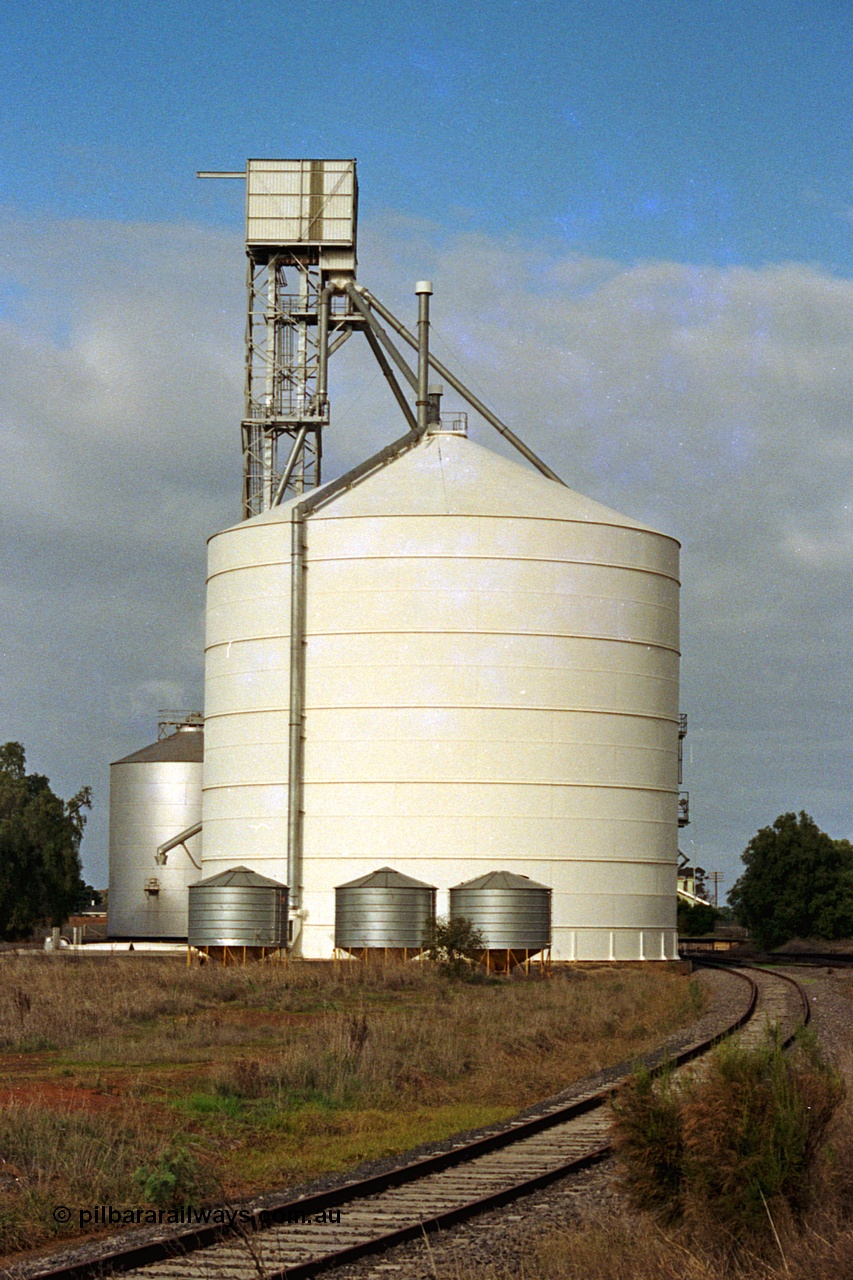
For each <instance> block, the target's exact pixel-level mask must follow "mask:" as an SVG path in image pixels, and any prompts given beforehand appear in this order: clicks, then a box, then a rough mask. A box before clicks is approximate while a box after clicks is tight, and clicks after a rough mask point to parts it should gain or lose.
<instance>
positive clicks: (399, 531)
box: [204, 434, 679, 960]
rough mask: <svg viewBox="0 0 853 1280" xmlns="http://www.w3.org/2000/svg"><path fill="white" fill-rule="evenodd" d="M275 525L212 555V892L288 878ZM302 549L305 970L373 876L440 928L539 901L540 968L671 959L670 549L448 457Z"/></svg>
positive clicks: (283, 657) (406, 470)
mask: <svg viewBox="0 0 853 1280" xmlns="http://www.w3.org/2000/svg"><path fill="white" fill-rule="evenodd" d="M291 505H292V504H290V503H283V504H282V505H281V506H280V507H276V508H273V509H272V510H271V511H268V512H266V513H264V514H263V515H260V516H257V517H255V518H254V519H252V520H247V521H245V522H244V523H243V524H241V525H238V526H236V527H235V528H233V529H228V530H225V531H224V532H223V533H220V534H217V535H216V536H215V537H213V538H212V539H211V540H210V544H209V579H208V607H207V646H206V685H205V689H206V694H205V715H206V722H205V723H206V746H205V779H204V868H205V872H211V871H216V870H219V869H220V868H222V867H224V866H227V865H233V864H234V862H235V861H238V860H239V861H241V862H244V863H246V864H247V865H248V866H252V867H255V868H256V869H257V870H259V871H265V872H268V873H269V874H272V875H274V876H275V877H276V878H277V879H281V880H286V879H287V874H286V865H287V864H286V851H287V777H288V772H287V757H288V712H289V628H290V571H289V566H290V546H291V530H290V508H291ZM305 530H306V545H307V551H306V566H307V570H306V582H307V597H306V607H307V632H306V650H305V670H306V703H305V706H306V713H305V724H304V731H305V785H304V795H303V804H304V814H305V819H304V863H303V885H304V900H303V906H304V909H305V911H306V912H307V914H306V915H305V918H304V920H303V922H302V928H301V935H300V937H299V939H298V942H297V946H298V947H299V948H301V950H302V953H303V954H304V955H306V956H328V955H331V954H332V951H333V948H334V918H335V916H334V911H335V892H334V891H335V886H336V885H340V884H342V883H343V882H344V881H347V880H349V879H351V878H352V877H354V876H359V875H362V874H367V873H369V872H370V871H372V870H373V869H374V868H375V867H376V864H377V861H378V860H379V858H381V860H382V861H383V862H386V863H388V864H389V865H390V866H393V867H394V868H395V869H397V870H398V871H403V872H405V873H406V874H408V875H411V876H414V877H416V878H417V879H419V880H423V881H425V882H427V883H432V884H437V885H438V886H439V889H440V893H439V902H438V910H439V913H440V914H442V915H444V914H446V912H447V890H448V889H449V887H450V886H451V885H454V884H457V883H458V882H459V881H460V880H465V879H471V878H474V877H476V876H479V875H482V874H484V873H486V872H488V871H491V870H493V869H494V868H495V867H496V866H497V867H503V868H506V869H507V870H510V871H512V872H515V873H517V874H522V875H526V876H530V877H531V878H532V879H535V880H537V881H539V882H540V883H542V884H544V885H546V886H549V887H550V888H552V889H553V937H552V955H553V956H554V958H555V959H573V958H578V959H594V960H599V959H602V960H607V959H619V960H621V959H625V960H629V959H630V960H633V959H639V958H646V959H659V958H673V957H675V955H676V923H675V911H676V866H677V857H678V854H677V831H678V827H677V805H678V790H677V767H678V766H677V760H678V664H679V652H678V593H679V583H678V543H677V542H676V541H675V540H674V539H672V538H669V537H666V536H664V535H663V534H660V533H657V532H655V531H654V530H653V529H649V528H647V527H645V526H644V525H641V524H638V523H637V522H636V521H634V520H631V519H629V518H628V517H626V516H621V515H619V514H617V513H616V512H614V511H611V510H609V509H608V508H606V507H603V506H601V505H600V504H598V503H596V502H593V501H592V500H591V499H588V498H584V497H581V496H580V495H579V494H576V493H573V492H572V491H571V490H568V489H565V488H563V487H562V486H560V485H557V484H554V483H553V482H552V481H548V480H546V479H544V478H543V477H541V476H539V475H537V474H535V473H534V472H532V471H530V470H528V469H527V468H526V467H524V466H521V465H519V464H517V463H514V462H510V461H507V460H506V459H504V458H501V457H499V456H497V455H496V454H494V453H492V452H491V451H489V450H487V449H483V448H481V447H479V446H478V445H476V444H474V443H473V442H472V441H470V440H468V439H466V438H465V437H464V436H461V435H453V436H451V435H446V434H435V435H430V436H427V437H425V438H424V439H423V440H421V441H420V442H419V443H418V444H417V446H415V447H414V448H413V449H411V450H410V451H409V452H408V453H406V454H404V455H402V456H401V457H399V458H398V459H397V460H396V461H395V462H393V463H392V464H391V465H389V466H387V467H385V468H384V469H383V470H381V471H378V472H376V473H374V474H373V475H371V477H370V478H369V479H367V480H365V481H364V482H363V483H361V484H359V485H357V486H355V487H354V488H352V489H350V490H348V491H347V492H346V493H344V494H342V495H341V496H340V497H338V498H336V499H335V500H334V501H333V502H330V503H329V505H328V506H327V507H324V508H321V509H320V510H318V511H317V512H316V513H315V514H313V515H312V516H310V517H309V518H308V519H307V521H306V524H305ZM377 853H378V854H379V857H377Z"/></svg>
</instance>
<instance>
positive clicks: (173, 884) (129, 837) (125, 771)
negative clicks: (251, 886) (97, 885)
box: [109, 727, 204, 938]
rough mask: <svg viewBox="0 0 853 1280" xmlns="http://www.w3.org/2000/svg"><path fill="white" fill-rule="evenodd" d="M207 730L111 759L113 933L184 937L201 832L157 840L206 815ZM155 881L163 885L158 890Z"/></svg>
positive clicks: (181, 732)
mask: <svg viewBox="0 0 853 1280" xmlns="http://www.w3.org/2000/svg"><path fill="white" fill-rule="evenodd" d="M203 752H204V732H203V730H202V729H200V728H189V727H188V728H185V729H181V730H179V731H178V732H177V733H173V734H171V735H170V736H169V737H168V738H163V739H162V740H161V741H159V742H152V743H151V744H150V745H149V746H147V747H143V748H142V750H141V751H135V752H134V753H133V754H132V755H129V756H125V757H124V758H123V759H122V760H117V761H116V762H115V763H114V764H111V765H110V909H109V929H110V936H111V937H113V938H185V937H186V936H187V888H188V886H189V885H190V884H191V883H192V881H193V880H197V879H198V877H199V874H200V872H199V866H200V865H201V835H196V836H193V837H191V839H189V840H188V841H187V849H188V850H189V853H190V854H191V855H192V857H193V858H194V859H195V861H196V863H197V864H198V866H194V865H193V863H192V860H191V859H190V857H188V856H187V853H186V852H185V851H184V850H183V849H182V848H180V847H179V848H177V849H173V850H172V851H171V853H170V854H169V856H168V860H167V862H166V865H165V866H158V865H157V863H156V862H155V861H154V855H155V853H156V852H157V846H158V845H160V844H165V842H166V841H167V840H170V839H171V838H172V837H173V836H176V835H178V834H179V833H180V832H181V831H185V830H186V829H187V828H188V827H191V826H193V825H194V823H196V822H198V821H199V820H200V818H201V777H202V756H203ZM155 888H156V892H155Z"/></svg>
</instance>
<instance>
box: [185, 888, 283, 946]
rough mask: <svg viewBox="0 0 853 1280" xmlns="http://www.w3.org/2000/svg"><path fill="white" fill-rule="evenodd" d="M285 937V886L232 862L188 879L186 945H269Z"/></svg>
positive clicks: (281, 941)
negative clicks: (212, 872)
mask: <svg viewBox="0 0 853 1280" xmlns="http://www.w3.org/2000/svg"><path fill="white" fill-rule="evenodd" d="M286 943H287V886H286V885H283V884H279V882H278V881H277V880H270V879H269V878H268V877H267V876H261V875H258V873H257V871H250V870H249V868H248V867H233V868H231V869H230V870H229V871H222V872H220V874H219V875H216V876H210V878H209V879H207V880H199V882H198V883H197V884H191V885H190V889H189V944H190V946H191V947H199V948H204V947H251V948H265V949H270V950H274V949H277V948H281V947H284V946H285V945H286Z"/></svg>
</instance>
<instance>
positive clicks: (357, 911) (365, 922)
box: [335, 867, 436, 952]
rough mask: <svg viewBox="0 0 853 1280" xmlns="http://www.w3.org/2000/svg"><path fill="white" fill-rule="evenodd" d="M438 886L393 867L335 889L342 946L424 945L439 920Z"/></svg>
mask: <svg viewBox="0 0 853 1280" xmlns="http://www.w3.org/2000/svg"><path fill="white" fill-rule="evenodd" d="M435 892H436V891H435V889H434V888H433V886H432V885H428V884H423V882H422V881H420V880H413V879H412V877H411V876H404V875H402V874H401V872H399V871H394V870H393V869H392V868H391V867H382V868H381V869H380V870H379V871H374V872H372V873H371V874H370V875H367V876H361V877H360V878H359V879H358V880H351V881H350V883H349V884H342V885H338V887H337V888H336V889H335V946H336V947H337V948H338V949H339V950H341V951H356V952H358V951H366V950H367V951H370V950H382V951H390V950H393V951H411V952H417V951H420V950H421V948H422V947H423V943H424V939H425V937H426V935H427V933H428V931H429V929H430V928H431V926H432V924H433V921H434V920H435Z"/></svg>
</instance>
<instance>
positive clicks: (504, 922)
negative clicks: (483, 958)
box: [450, 871, 551, 955]
mask: <svg viewBox="0 0 853 1280" xmlns="http://www.w3.org/2000/svg"><path fill="white" fill-rule="evenodd" d="M450 916H451V919H453V918H455V917H457V916H464V917H465V919H466V920H470V922H471V924H472V925H474V927H475V928H476V929H479V931H480V932H481V933H482V935H483V940H484V942H485V944H486V949H487V950H490V951H498V950H508V951H525V952H528V953H530V954H531V955H533V954H534V953H536V952H538V951H544V950H545V949H546V948H547V947H550V945H551V890H550V889H549V888H548V887H547V886H546V885H544V884H537V882H536V881H535V880H531V879H529V877H528V876H519V875H514V874H513V873H512V872H511V871H489V872H487V874H486V875H484V876H477V878H476V879H475V880H466V881H465V883H464V884H458V885H456V886H455V887H454V888H452V889H451V890H450Z"/></svg>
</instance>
